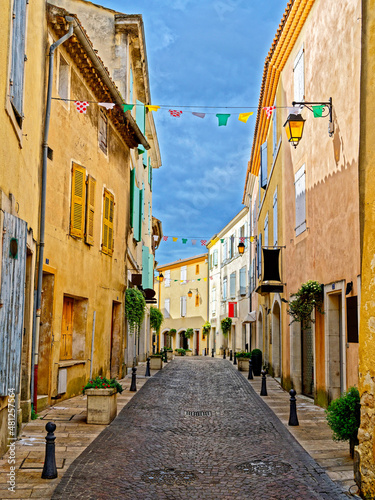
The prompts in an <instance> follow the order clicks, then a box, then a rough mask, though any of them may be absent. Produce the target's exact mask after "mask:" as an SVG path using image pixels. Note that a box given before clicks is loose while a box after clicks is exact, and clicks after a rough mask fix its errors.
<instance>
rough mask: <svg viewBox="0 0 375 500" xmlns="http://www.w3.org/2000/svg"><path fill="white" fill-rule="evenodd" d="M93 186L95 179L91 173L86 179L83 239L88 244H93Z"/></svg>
mask: <svg viewBox="0 0 375 500" xmlns="http://www.w3.org/2000/svg"><path fill="white" fill-rule="evenodd" d="M95 186H96V180H95V179H94V177H92V176H91V175H89V176H88V179H87V206H86V231H85V241H86V243H87V244H88V245H93V244H94V214H95Z"/></svg>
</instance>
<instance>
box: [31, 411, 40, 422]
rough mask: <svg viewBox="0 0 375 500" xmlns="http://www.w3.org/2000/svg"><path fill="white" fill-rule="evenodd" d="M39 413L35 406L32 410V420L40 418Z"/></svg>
mask: <svg viewBox="0 0 375 500" xmlns="http://www.w3.org/2000/svg"><path fill="white" fill-rule="evenodd" d="M38 416H39V415H38V414H37V413H36V411H35V410H34V408H33V409H32V410H31V420H36V419H37V418H38Z"/></svg>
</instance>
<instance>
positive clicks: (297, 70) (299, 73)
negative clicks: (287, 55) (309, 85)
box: [293, 46, 305, 102]
mask: <svg viewBox="0 0 375 500" xmlns="http://www.w3.org/2000/svg"><path fill="white" fill-rule="evenodd" d="M293 72H294V100H295V101H296V102H301V101H303V100H304V99H305V62H304V50H303V46H302V47H301V49H300V51H299V52H298V54H297V57H296V58H295V60H294V65H293Z"/></svg>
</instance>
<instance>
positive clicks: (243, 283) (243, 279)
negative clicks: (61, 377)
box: [240, 266, 246, 295]
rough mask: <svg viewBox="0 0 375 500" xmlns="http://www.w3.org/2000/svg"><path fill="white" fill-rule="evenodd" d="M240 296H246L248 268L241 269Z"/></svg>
mask: <svg viewBox="0 0 375 500" xmlns="http://www.w3.org/2000/svg"><path fill="white" fill-rule="evenodd" d="M240 295H246V266H244V267H241V269H240Z"/></svg>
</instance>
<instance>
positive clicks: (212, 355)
mask: <svg viewBox="0 0 375 500" xmlns="http://www.w3.org/2000/svg"><path fill="white" fill-rule="evenodd" d="M214 352H215V351H214V350H213V349H212V354H211V357H212V358H214V357H215V355H214Z"/></svg>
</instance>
